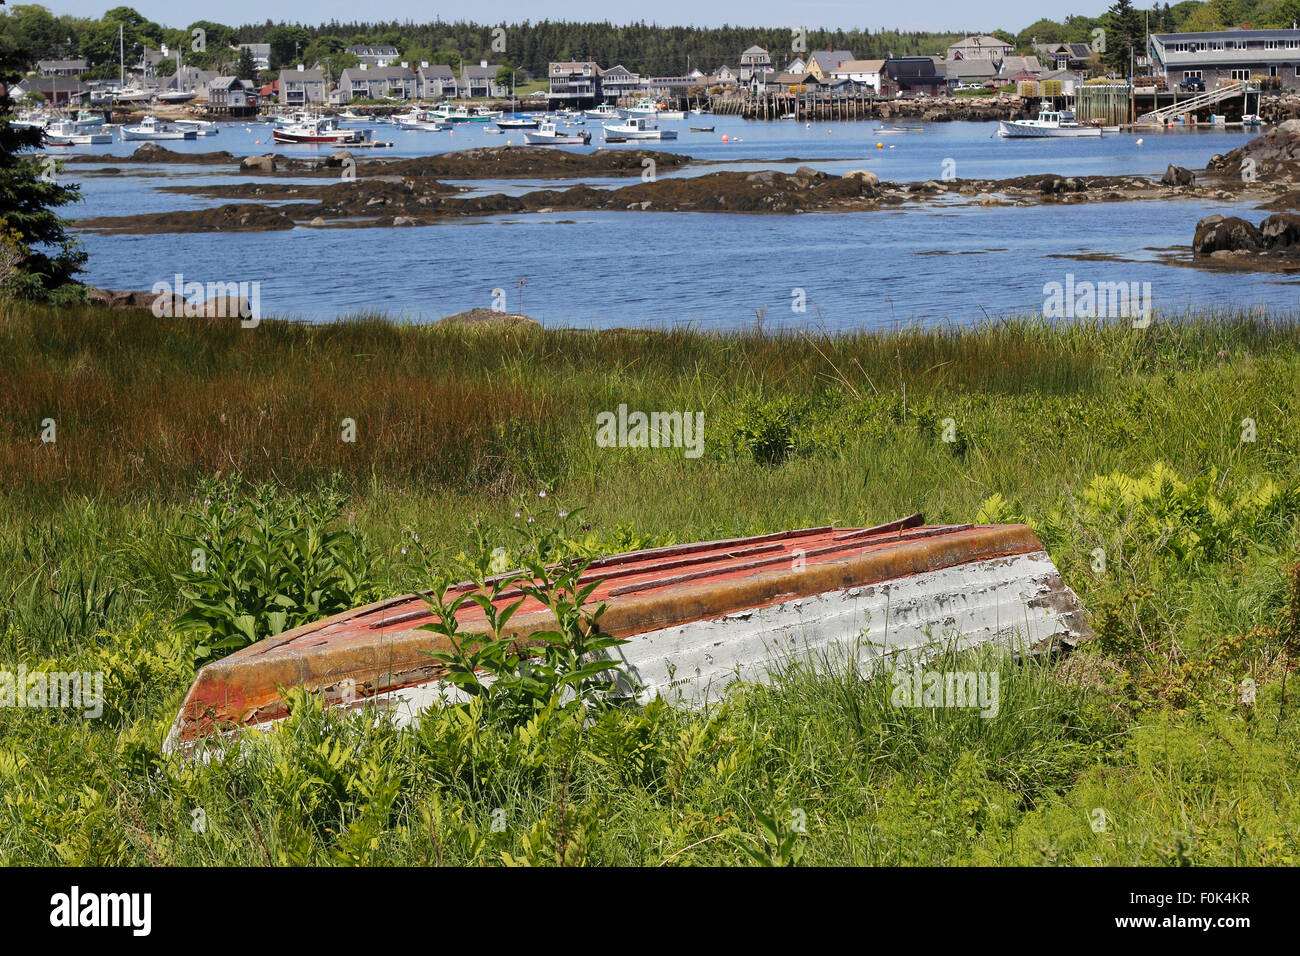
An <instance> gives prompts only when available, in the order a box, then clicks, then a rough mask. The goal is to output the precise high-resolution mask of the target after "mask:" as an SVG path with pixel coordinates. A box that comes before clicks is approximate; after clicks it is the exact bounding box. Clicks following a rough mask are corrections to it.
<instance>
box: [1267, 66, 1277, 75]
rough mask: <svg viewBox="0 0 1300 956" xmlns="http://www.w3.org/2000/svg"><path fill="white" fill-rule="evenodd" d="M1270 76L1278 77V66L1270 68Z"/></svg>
mask: <svg viewBox="0 0 1300 956" xmlns="http://www.w3.org/2000/svg"><path fill="white" fill-rule="evenodd" d="M1268 75H1269V76H1277V67H1276V66H1270V67H1269V68H1268Z"/></svg>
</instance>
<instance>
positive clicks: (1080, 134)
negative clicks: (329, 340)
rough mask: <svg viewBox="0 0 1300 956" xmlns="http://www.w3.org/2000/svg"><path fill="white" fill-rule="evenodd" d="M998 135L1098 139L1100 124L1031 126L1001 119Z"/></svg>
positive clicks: (1018, 137)
mask: <svg viewBox="0 0 1300 956" xmlns="http://www.w3.org/2000/svg"><path fill="white" fill-rule="evenodd" d="M998 135H999V136H1003V137H1006V138H1008V139H1083V138H1088V139H1096V138H1100V136H1101V127H1100V126H1029V125H1026V124H1025V123H1017V122H1016V121H1014V120H999V121H998Z"/></svg>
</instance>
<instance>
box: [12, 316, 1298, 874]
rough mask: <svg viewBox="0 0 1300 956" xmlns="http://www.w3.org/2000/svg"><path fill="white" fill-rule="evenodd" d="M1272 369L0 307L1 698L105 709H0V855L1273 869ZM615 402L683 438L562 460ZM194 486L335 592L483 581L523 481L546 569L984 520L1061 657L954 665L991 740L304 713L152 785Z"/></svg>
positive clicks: (871, 713)
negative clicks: (689, 418) (987, 694)
mask: <svg viewBox="0 0 1300 956" xmlns="http://www.w3.org/2000/svg"><path fill="white" fill-rule="evenodd" d="M1297 344H1300V328H1298V327H1297V325H1296V323H1294V322H1293V321H1291V320H1288V319H1267V320H1266V319H1263V318H1261V317H1258V316H1253V315H1237V314H1214V315H1210V314H1201V315H1192V316H1167V317H1164V318H1163V319H1161V320H1158V321H1157V323H1156V324H1155V325H1153V326H1152V327H1150V328H1147V329H1132V328H1129V327H1127V326H1126V325H1123V324H1105V323H1094V324H1080V325H1075V326H1071V327H1068V328H1064V327H1063V328H1053V327H1051V326H1049V325H1046V324H1043V323H1040V322H1035V321H1030V320H1026V321H1005V322H997V323H989V324H985V325H982V326H979V327H977V328H974V329H967V330H957V329H952V330H932V331H924V330H917V329H901V330H895V331H892V332H889V333H879V334H875V333H872V334H868V333H860V334H852V335H844V336H838V337H834V338H830V337H819V336H811V337H810V336H804V335H776V336H772V335H767V336H764V335H759V334H755V333H735V334H729V335H705V334H700V333H697V332H694V331H690V330H679V331H671V332H662V333H649V332H630V331H629V332H580V331H548V332H541V331H536V330H528V329H514V330H495V331H493V330H464V329H460V330H457V329H445V328H432V327H425V328H418V327H406V326H399V325H395V324H391V323H388V322H384V321H380V320H368V321H350V322H345V323H339V324H336V325H331V326H323V327H309V326H301V325H290V324H283V323H271V322H267V323H263V324H262V325H261V326H260V327H259V328H256V329H241V328H239V327H238V325H232V324H209V323H193V322H189V323H187V322H185V321H171V320H156V319H147V320H141V319H138V318H132V317H128V316H124V315H121V314H113V313H108V312H101V311H95V310H89V309H88V310H85V311H83V312H78V311H76V310H64V311H57V312H56V311H45V310H41V309H38V308H32V307H27V306H21V307H20V306H15V305H12V304H0V598H3V601H0V669H3V668H6V667H7V668H10V669H14V668H16V667H17V665H18V664H19V663H23V664H25V666H26V667H27V668H28V669H29V670H33V669H39V668H43V669H46V670H72V669H74V668H75V669H78V670H99V671H103V672H104V673H105V675H106V676H105V681H106V687H105V690H106V697H107V705H106V708H105V712H104V715H103V716H102V717H100V718H98V719H93V720H86V719H84V718H82V717H81V716H78V715H76V714H75V713H68V712H50V711H35V710H23V709H7V708H0V793H2V794H3V803H2V804H0V821H2V823H0V860H2V861H4V862H10V863H17V862H52V863H58V862H68V863H74V862H75V863H119V862H130V863H143V864H156V863H164V864H166V863H203V862H217V863H234V862H243V863H260V862H267V861H272V862H280V861H284V862H329V861H338V862H446V863H451V862H471V861H472V862H501V861H503V860H509V861H515V860H522V861H526V862H555V861H556V860H557V859H558V860H563V861H565V862H591V863H644V864H657V863H662V862H665V861H670V862H671V863H674V864H679V863H680V864H686V863H702V862H755V861H756V859H759V858H761V859H762V860H764V861H769V862H770V861H775V862H783V861H786V860H788V859H790V858H791V857H792V856H796V857H798V858H799V859H801V860H802V861H803V862H814V863H836V862H866V863H945V862H1000V863H1038V862H1048V863H1052V862H1059V863H1070V864H1080V865H1087V864H1092V863H1096V862H1105V863H1162V862H1168V863H1177V862H1188V861H1190V862H1193V863H1227V864H1232V863H1293V862H1294V861H1295V859H1296V858H1297V857H1298V856H1300V808H1298V807H1297V797H1296V793H1295V789H1294V784H1293V780H1292V779H1291V778H1290V777H1288V773H1287V767H1288V764H1289V763H1293V761H1294V756H1295V752H1296V747H1297V743H1300V720H1297V718H1296V717H1295V716H1294V711H1295V707H1294V705H1293V704H1292V703H1290V702H1289V701H1288V696H1291V697H1294V696H1295V690H1294V688H1292V689H1291V690H1288V688H1287V686H1286V675H1287V674H1288V672H1289V670H1290V668H1291V667H1293V665H1294V660H1295V655H1296V654H1297V652H1298V651H1300V620H1298V618H1300V594H1297V591H1296V587H1295V581H1296V576H1295V573H1294V572H1293V571H1292V570H1291V566H1292V564H1293V563H1294V562H1295V560H1296V550H1297V549H1296V538H1295V522H1296V516H1297V511H1298V510H1300V497H1298V493H1300V464H1298V463H1297V456H1296V451H1297V449H1296V444H1295V443H1296V438H1295V431H1294V427H1293V426H1294V422H1295V420H1296V411H1297V402H1298V401H1300V399H1298V398H1297V395H1296V390H1295V388H1294V383H1295V381H1296V380H1297V376H1298V374H1300V354H1297ZM620 404H626V405H627V406H628V407H629V409H632V410H643V411H653V410H678V411H688V410H689V411H703V412H704V415H705V433H704V443H703V450H702V454H701V455H700V456H699V457H688V456H687V455H686V454H684V453H683V449H680V448H678V449H668V448H662V449H658V448H601V447H598V446H597V445H596V442H595V440H594V436H595V421H596V416H597V414H599V413H600V412H604V411H612V410H615V409H617V407H618V406H619V405H620ZM51 429H52V430H51ZM43 436H44V437H46V438H53V439H54V440H53V441H43V440H42V437H43ZM346 437H354V438H355V440H353V441H347V440H344V439H345V438H346ZM216 475H220V476H222V478H223V479H224V480H227V481H229V480H231V478H232V476H235V475H238V476H239V479H240V481H242V482H243V485H242V487H243V488H244V489H245V491H244V492H239V491H236V492H234V494H236V495H240V494H246V495H255V494H256V492H255V491H254V489H255V488H256V486H257V485H258V484H259V483H267V484H266V487H267V489H271V490H264V491H263V492H262V493H263V494H264V495H271V496H273V499H274V501H275V502H278V504H275V505H274V507H277V508H281V509H283V510H284V511H285V512H287V513H293V512H295V511H297V512H301V513H304V514H307V513H310V512H312V511H313V510H315V512H316V513H318V514H324V515H326V516H327V517H326V518H325V519H322V520H328V521H329V522H330V526H331V527H333V528H337V529H341V530H345V531H347V532H348V533H349V534H350V535H351V538H350V540H352V541H354V542H355V545H356V554H355V555H354V556H353V558H351V559H350V560H352V561H354V562H355V564H356V568H355V569H354V570H356V571H357V572H358V573H357V574H356V576H355V577H356V581H355V585H354V586H353V587H352V588H351V590H350V591H349V593H348V595H347V597H348V599H349V600H352V601H358V602H359V601H362V600H365V599H368V598H371V597H374V596H378V595H381V594H388V593H394V592H397V591H402V590H408V589H411V588H413V587H417V586H424V585H427V584H428V583H429V581H430V580H431V578H432V576H433V574H434V573H435V570H436V569H439V568H445V567H447V566H449V565H451V564H453V563H454V562H455V559H456V556H457V555H458V554H459V553H461V552H467V551H474V550H476V549H479V548H488V549H490V548H495V547H503V548H506V549H507V551H511V550H513V549H516V548H517V547H518V546H519V542H520V541H521V540H522V539H521V538H520V537H519V536H518V535H517V534H516V533H515V531H513V530H512V526H513V525H514V524H516V522H515V519H514V514H515V512H516V511H519V512H521V514H525V513H528V512H530V511H533V510H538V509H542V504H543V500H542V499H539V498H538V493H539V492H540V491H543V490H545V491H546V492H547V497H546V498H545V499H544V504H545V508H544V509H543V510H544V511H545V512H546V514H553V513H554V511H555V510H556V509H559V510H564V511H569V512H574V513H575V515H576V516H575V517H573V518H571V519H566V520H565V521H564V522H563V525H564V534H563V536H562V537H563V539H564V547H565V548H567V549H568V550H569V551H572V552H575V553H600V552H607V551H613V550H621V549H623V548H626V547H631V546H638V545H648V544H657V543H667V542H674V541H690V540H697V539H702V538H709V537H722V536H727V535H733V534H745V533H759V532H765V531H773V530H778V529H782V528H788V527H794V526H807V525H814V524H822V523H827V522H831V521H835V522H839V523H843V524H854V523H876V522H879V521H884V520H888V519H889V518H893V517H897V516H899V515H902V514H906V513H909V512H912V511H918V510H919V511H922V512H924V513H925V515H926V517H927V518H928V519H929V520H931V521H950V520H951V521H968V520H973V519H976V518H981V519H987V520H1026V521H1028V522H1029V523H1031V524H1032V525H1033V526H1034V527H1035V529H1036V530H1037V531H1038V532H1039V535H1040V537H1041V538H1042V539H1043V540H1044V543H1045V544H1046V545H1047V547H1048V549H1049V550H1050V551H1051V553H1052V555H1053V558H1054V559H1055V560H1056V562H1057V563H1058V566H1059V567H1060V568H1061V570H1062V573H1063V574H1064V576H1065V578H1066V580H1067V582H1068V583H1069V584H1070V585H1071V586H1072V587H1073V588H1074V589H1075V590H1076V591H1078V592H1079V594H1080V596H1081V598H1082V599H1083V601H1084V603H1085V605H1086V606H1087V607H1088V608H1089V610H1090V612H1091V613H1092V616H1093V622H1094V626H1095V627H1096V630H1097V632H1098V638H1097V640H1096V641H1094V642H1092V644H1091V645H1090V646H1088V647H1087V648H1086V649H1084V650H1082V651H1080V652H1078V653H1077V654H1075V655H1073V656H1072V657H1070V658H1069V659H1067V660H1064V661H1043V662H1036V663H1033V664H1027V665H1015V664H1011V663H1008V662H1005V661H989V662H983V663H979V664H978V665H977V666H983V667H992V668H997V669H999V670H1000V672H1001V686H1002V687H1003V688H1004V695H1003V696H1004V700H1003V703H1002V706H1001V709H1000V711H999V714H998V716H997V717H996V718H994V719H991V720H982V719H980V718H979V717H978V716H977V715H974V714H972V713H970V712H964V711H945V710H942V709H939V710H905V709H900V708H897V707H894V706H892V705H891V703H890V693H889V692H890V685H889V683H888V682H887V681H877V682H872V683H863V682H860V681H855V680H850V679H847V678H843V677H836V676H834V675H831V676H821V677H817V676H813V675H810V674H808V673H804V672H802V671H797V670H796V671H794V672H791V673H788V674H786V675H784V677H783V679H782V680H780V681H778V682H777V684H776V685H775V686H774V687H770V688H765V687H751V688H745V689H739V690H737V691H736V692H735V693H734V694H733V695H732V696H731V697H730V698H729V699H728V700H727V701H725V702H724V703H721V704H720V705H719V706H717V707H715V708H713V709H711V710H710V711H709V712H707V713H699V714H697V713H679V712H675V711H672V710H668V709H664V708H659V707H651V708H648V709H645V710H641V711H635V712H616V713H611V714H609V715H606V716H605V717H602V718H601V719H600V721H598V722H597V723H595V724H594V725H588V726H584V725H582V724H580V723H576V722H574V721H573V720H572V719H571V718H569V717H567V716H565V715H564V714H560V713H556V714H543V715H542V716H539V717H538V719H537V720H536V721H535V722H534V724H533V725H531V726H526V727H505V726H499V725H496V724H493V723H491V722H490V721H483V720H476V719H474V718H473V716H472V715H466V714H464V713H450V712H449V713H445V714H436V715H432V716H431V717H430V718H428V719H427V720H426V721H425V723H424V725H423V726H422V727H421V728H420V729H419V730H418V731H415V732H411V733H403V734H396V733H392V732H389V731H387V730H384V729H382V728H373V727H366V726H362V725H361V724H352V725H348V724H346V722H344V721H341V719H340V718H339V717H337V715H333V714H322V713H320V712H319V711H318V710H316V709H314V708H313V707H312V706H310V705H309V704H307V703H305V702H304V703H303V704H302V705H301V706H300V707H299V708H298V711H297V713H296V715H295V717H294V718H293V719H292V725H291V726H290V727H288V728H286V730H285V732H281V733H277V734H275V735H273V736H272V737H270V738H268V739H266V740H264V741H261V742H255V743H253V744H250V746H249V748H248V749H247V750H246V751H245V753H246V758H245V759H243V760H234V759H231V760H228V761H217V762H214V763H211V764H207V765H203V766H188V765H185V764H182V763H180V762H177V761H172V760H170V759H167V760H164V759H162V758H160V757H159V755H158V749H159V744H160V742H161V738H162V735H163V733H164V732H165V729H166V726H167V724H168V723H169V721H170V719H171V717H172V716H173V715H174V713H175V709H176V706H177V705H178V703H179V700H180V697H181V695H182V694H183V692H184V690H185V688H186V687H187V686H188V684H189V682H190V680H191V678H192V675H193V671H194V668H195V666H196V663H197V662H198V661H200V660H201V659H203V655H204V653H206V651H205V650H204V647H203V640H204V637H203V635H202V634H199V633H196V632H193V631H186V630H182V629H180V628H178V627H177V626H176V624H175V623H174V622H175V619H176V618H177V616H178V615H179V614H180V613H182V612H183V611H184V610H185V609H186V606H187V604H186V600H185V598H184V597H182V595H181V593H180V591H181V589H180V587H179V586H178V584H177V581H176V580H175V578H174V575H175V574H177V573H181V572H183V571H184V570H185V569H186V566H187V565H188V563H189V559H188V555H189V549H188V548H187V545H186V535H188V534H192V533H193V529H194V524H193V519H190V518H187V517H186V515H187V513H190V512H193V511H195V510H202V508H203V499H204V497H205V496H211V495H212V494H213V492H212V490H211V486H207V487H206V488H203V485H202V483H203V482H205V480H209V479H212V478H213V476H216ZM201 488H203V490H201ZM268 507H272V505H268ZM329 516H332V517H329ZM521 520H522V519H521ZM543 520H548V519H546V517H545V515H543ZM475 526H477V529H478V530H477V531H476V532H475V533H474V534H473V535H470V534H468V533H467V532H468V531H469V529H471V528H474V527H475ZM1103 559H1104V563H1103ZM944 666H952V667H957V668H961V669H971V668H972V666H973V665H972V662H971V660H969V659H954V660H952V661H950V662H947V664H945V665H944ZM1245 681H1252V682H1253V687H1254V688H1255V692H1254V699H1253V702H1252V701H1250V695H1249V694H1245V695H1243V692H1242V687H1243V682H1245ZM1243 697H1245V698H1246V700H1245V702H1243ZM1098 810H1101V811H1102V813H1101V815H1100V817H1099V816H1098V814H1097V811H1098ZM1099 819H1100V820H1102V821H1103V824H1102V825H1101V827H1100V829H1095V828H1094V827H1095V826H1096V824H1097V821H1098V820H1099ZM200 820H201V821H202V825H201V826H200V825H199V823H198V821H200ZM801 821H802V822H804V823H805V824H806V825H805V826H804V827H803V829H804V830H806V832H798V823H799V822H801Z"/></svg>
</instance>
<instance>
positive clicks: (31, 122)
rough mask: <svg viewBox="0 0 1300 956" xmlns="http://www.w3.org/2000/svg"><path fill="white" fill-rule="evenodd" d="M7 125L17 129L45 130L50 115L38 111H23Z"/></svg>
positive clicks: (48, 123)
mask: <svg viewBox="0 0 1300 956" xmlns="http://www.w3.org/2000/svg"><path fill="white" fill-rule="evenodd" d="M9 125H10V126H17V127H18V128H19V129H45V127H47V126H49V125H50V115H49V114H48V113H43V112H41V111H40V110H25V111H23V112H22V113H19V114H18V118H17V119H14V120H10V121H9Z"/></svg>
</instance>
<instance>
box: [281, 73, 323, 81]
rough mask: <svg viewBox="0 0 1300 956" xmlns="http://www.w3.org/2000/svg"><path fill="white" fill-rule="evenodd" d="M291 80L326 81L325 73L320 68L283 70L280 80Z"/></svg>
mask: <svg viewBox="0 0 1300 956" xmlns="http://www.w3.org/2000/svg"><path fill="white" fill-rule="evenodd" d="M291 80H300V81H301V82H303V83H324V82H325V74H324V73H322V72H321V71H320V70H281V71H280V82H281V83H288V82H289V81H291Z"/></svg>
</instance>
